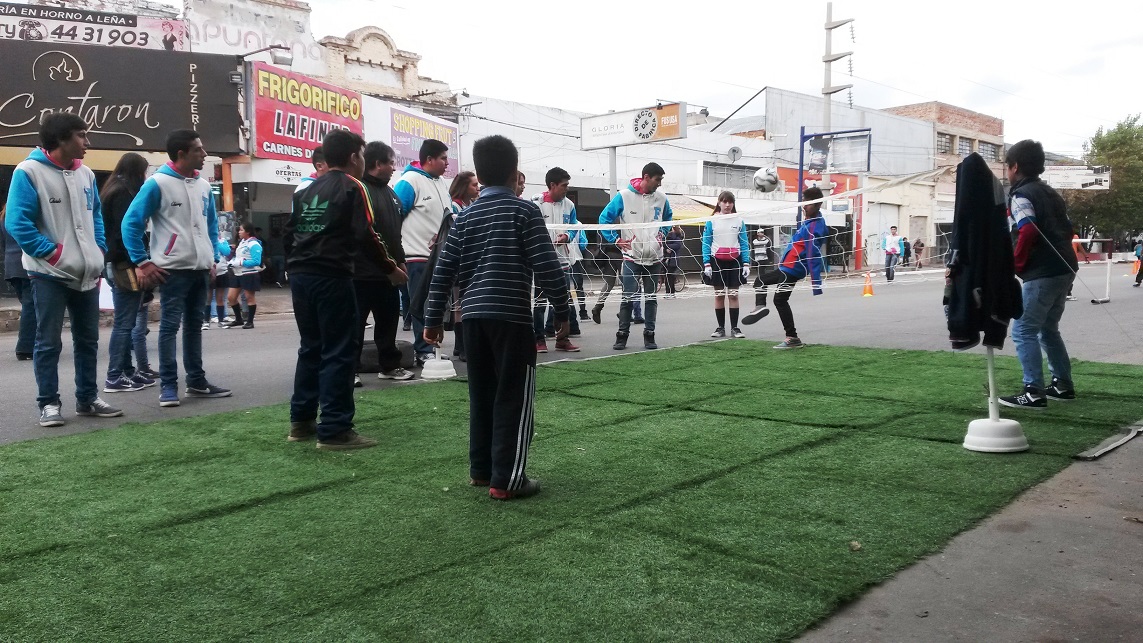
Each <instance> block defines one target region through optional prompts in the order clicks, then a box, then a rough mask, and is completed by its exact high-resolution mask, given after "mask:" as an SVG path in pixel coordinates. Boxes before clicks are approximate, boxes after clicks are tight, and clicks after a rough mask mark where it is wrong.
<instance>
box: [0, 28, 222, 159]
mask: <svg viewBox="0 0 1143 643" xmlns="http://www.w3.org/2000/svg"><path fill="white" fill-rule="evenodd" d="M144 56H145V58H144ZM235 68H236V65H235V62H234V58H233V57H231V56H212V55H209V54H188V53H181V52H163V53H153V54H142V53H140V52H136V51H131V50H129V49H123V48H119V47H72V46H60V45H45V44H42V43H30V42H8V43H5V44H4V73H3V74H0V145H15V146H28V147H33V146H36V145H39V144H40V139H39V135H38V132H39V129H40V119H42V118H43V117H44V116H45V115H47V114H51V113H53V112H70V113H72V114H75V115H77V116H79V117H80V118H82V119H83V120H84V121H86V122H87V124H88V127H89V129H88V135H89V137H90V138H91V144H92V146H93V147H95V148H103V149H110V150H142V151H154V152H158V151H164V150H166V141H167V134H168V133H169V132H170V131H171V130H174V129H180V128H190V129H195V130H197V131H198V132H199V134H201V135H202V143H203V146H205V147H206V149H207V151H209V152H213V153H231V152H235V151H237V150H238V127H239V125H240V124H241V121H240V119H239V112H238V92H237V91H235V88H234V86H233V85H231V84H230V82H229V80H228V78H227V76H228V74H229V73H230V72H233V71H234V70H235ZM141 88H145V91H140V90H141Z"/></svg>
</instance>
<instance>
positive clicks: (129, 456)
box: [0, 341, 1143, 641]
mask: <svg viewBox="0 0 1143 643" xmlns="http://www.w3.org/2000/svg"><path fill="white" fill-rule="evenodd" d="M1140 375H1143V369H1141V368H1138V367H1132V366H1122V365H1108V364H1093V363H1082V362H1080V363H1077V364H1076V365H1075V379H1076V381H1077V382H1079V383H1080V390H1079V394H1080V399H1079V400H1078V401H1076V402H1074V403H1071V404H1066V405H1065V404H1052V405H1051V406H1050V408H1049V410H1047V411H1045V412H1043V413H1038V414H1032V413H1025V414H1023V415H1020V416H1018V419H1020V421H1021V422H1022V423H1023V425H1024V428H1025V432H1026V433H1027V435H1028V437H1029V440H1030V441H1031V444H1032V449H1031V450H1030V451H1029V452H1026V453H1022V454H1007V455H997V454H981V453H974V452H970V451H966V450H965V449H963V448H961V446H960V442H961V440H963V437H964V432H965V429H966V427H967V424H968V422H969V421H970V420H972V419H976V418H980V417H985V416H987V408H986V398H985V394H984V360H983V357H981V356H980V355H958V354H951V353H924V352H913V351H887V350H873V349H856V348H834V347H809V348H806V349H803V350H800V351H784V352H780V351H772V350H770V349H769V347H768V346H767V345H764V344H761V343H756V342H746V341H727V342H716V343H712V344H704V345H698V346H690V347H685V348H679V349H672V350H662V351H655V352H642V353H635V354H631V355H625V356H622V357H618V358H614V359H605V360H591V361H580V362H565V363H560V364H554V365H548V366H545V367H542V368H540V369H539V375H538V379H537V401H536V434H537V435H536V439H535V442H534V444H533V449H532V455H531V458H530V460H529V470H530V473H532V474H533V475H535V476H536V477H538V478H540V479H542V480H543V482H544V483H545V489H544V491H543V493H542V494H541V495H540V496H539V497H537V498H535V499H531V500H527V501H521V502H513V503H495V502H493V501H491V500H489V499H488V497H487V495H486V492H485V491H484V490H480V489H473V488H471V487H469V486H468V485H467V464H466V457H467V416H468V399H467V389H466V386H465V384H464V383H463V382H459V381H449V382H440V383H433V384H421V385H417V386H407V387H396V388H390V389H386V390H383V391H372V392H366V393H363V394H361V395H360V396H359V403H358V417H357V420H358V426H359V429H360V430H361V431H362V432H363V433H366V434H369V435H373V436H376V437H378V438H380V439H381V443H382V444H381V446H380V447H378V448H375V449H369V450H366V451H360V452H350V453H340V454H339V453H324V452H319V451H317V450H316V449H314V448H313V447H312V445H307V444H290V443H287V442H286V441H285V440H284V436H285V432H286V428H285V427H286V424H287V423H286V409H285V408H284V407H282V406H275V407H268V408H259V409H251V410H249V411H244V412H236V413H228V414H221V415H215V416H210V417H200V418H192V419H186V420H175V421H169V422H162V423H156V424H151V425H125V426H123V427H121V428H119V429H114V430H106V431H99V432H94V433H88V434H82V435H74V436H69V437H62V438H58V439H49V440H40V441H34V442H25V443H18V444H12V445H8V446H5V447H0V498H2V499H3V501H2V503H0V561H2V562H0V640H83V641H91V640H114V641H121V640H146V641H156V640H172V639H179V640H195V641H200V640H203V641H205V640H235V639H259V640H272V641H290V640H297V641H314V640H362V641H366V640H369V641H373V640H402V641H404V640H424V641H442V640H463V641H504V640H576V641H579V640H695V639H704V640H743V641H760V640H780V639H788V638H791V637H794V636H797V635H798V634H799V633H801V632H802V631H804V630H805V628H807V627H808V626H810V625H812V624H813V623H814V622H815V621H817V620H819V619H821V618H823V617H825V616H828V615H829V614H830V613H831V612H832V611H833V610H834V609H836V607H837V606H838V605H839V604H841V603H842V602H844V601H846V600H850V599H853V598H855V597H857V596H859V595H860V594H861V593H862V592H863V591H864V590H865V589H867V588H868V587H869V586H870V585H872V584H875V583H877V582H879V581H882V580H884V579H886V578H888V577H890V576H891V575H892V574H893V573H894V572H896V571H897V570H899V569H901V568H902V567H904V566H906V565H908V564H910V563H912V562H913V561H915V560H917V559H918V558H919V557H922V556H924V555H926V554H929V553H932V552H934V551H937V550H939V549H940V548H941V547H942V546H943V545H944V544H945V543H946V542H948V540H949V539H950V538H951V537H952V536H954V535H955V534H957V533H958V532H960V531H962V530H964V529H965V528H967V527H970V526H972V525H973V524H975V523H976V522H977V521H979V520H980V519H982V518H984V517H985V516H987V515H989V514H990V513H992V512H994V511H996V510H997V509H998V508H1000V507H1002V506H1003V505H1004V504H1006V503H1008V502H1010V501H1011V500H1012V499H1013V498H1014V497H1016V495H1018V494H1019V493H1021V492H1022V491H1023V490H1024V489H1027V488H1028V487H1029V486H1031V485H1033V484H1035V483H1037V482H1039V481H1041V480H1043V479H1045V478H1047V477H1049V476H1051V475H1052V474H1054V473H1055V472H1057V471H1059V470H1060V469H1062V468H1063V467H1065V466H1066V465H1067V464H1068V463H1069V461H1070V458H1071V456H1073V455H1075V454H1076V453H1078V452H1080V451H1082V450H1084V449H1085V448H1088V447H1090V446H1091V445H1093V444H1095V443H1098V442H1099V441H1100V440H1102V439H1103V438H1104V437H1106V436H1107V435H1109V434H1110V433H1112V432H1113V431H1114V430H1115V429H1117V428H1118V427H1120V426H1123V425H1126V424H1130V423H1133V422H1135V421H1136V420H1138V419H1139V418H1140V417H1143V400H1141V399H1140V398H1139V396H1138V395H1137V394H1136V389H1137V384H1136V383H1137V382H1138V381H1139V377H1140ZM998 377H999V379H1000V381H1001V382H1004V383H1006V384H1009V385H1010V386H1012V385H1015V384H1016V383H1017V382H1018V381H1019V368H1018V365H1017V364H1016V363H1015V361H1014V360H1011V359H1000V360H998ZM1010 386H1009V387H1010ZM1016 413H1017V412H1016V411H1012V412H1011V413H1008V412H1006V415H1007V416H1009V417H1011V416H1013V415H1014V414H1016ZM851 543H860V548H855V547H853V546H851Z"/></svg>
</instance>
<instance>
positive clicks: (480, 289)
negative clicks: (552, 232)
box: [425, 187, 568, 328]
mask: <svg viewBox="0 0 1143 643" xmlns="http://www.w3.org/2000/svg"><path fill="white" fill-rule="evenodd" d="M533 275H534V276H535V281H536V284H537V285H538V286H539V287H540V288H542V289H543V290H544V292H546V293H549V295H550V296H549V301H551V302H552V303H553V305H554V306H555V312H556V318H557V319H559V320H563V319H566V318H567V314H568V289H567V282H566V281H565V277H564V271H563V269H562V268H561V266H560V260H559V258H558V257H557V256H556V250H555V247H553V246H552V240H551V238H550V237H549V236H548V230H547V227H546V226H545V225H544V218H543V215H541V214H540V209H539V208H538V207H537V206H536V204H534V203H531V202H529V201H524V200H523V199H518V198H516V196H514V195H513V194H512V191H511V190H509V189H508V188H504V187H488V188H484V189H483V190H481V191H480V198H478V199H477V200H476V201H475V202H473V204H472V205H471V206H469V208H468V209H467V210H465V211H463V212H461V213H460V214H459V215H457V217H456V222H455V223H454V224H453V226H452V230H450V231H449V233H448V239H447V240H446V241H445V245H444V248H443V249H442V251H441V255H440V260H439V261H438V262H437V265H436V268H435V269H434V270H433V277H432V281H431V282H430V284H429V296H428V300H427V302H426V303H425V327H426V328H435V327H437V326H440V325H441V323H442V321H443V319H444V314H445V302H446V300H447V299H448V294H449V290H450V289H451V288H452V287H453V285H456V286H459V288H460V298H461V319H475V318H480V319H499V320H502V321H508V322H513V323H518V324H524V325H527V326H529V327H531V325H532V279H533Z"/></svg>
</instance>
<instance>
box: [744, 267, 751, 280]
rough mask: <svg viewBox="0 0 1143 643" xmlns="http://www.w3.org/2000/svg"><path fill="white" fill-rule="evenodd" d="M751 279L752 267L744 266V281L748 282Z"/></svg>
mask: <svg viewBox="0 0 1143 643" xmlns="http://www.w3.org/2000/svg"><path fill="white" fill-rule="evenodd" d="M749 277H750V266H742V281H746V280H747V279H748V278H749Z"/></svg>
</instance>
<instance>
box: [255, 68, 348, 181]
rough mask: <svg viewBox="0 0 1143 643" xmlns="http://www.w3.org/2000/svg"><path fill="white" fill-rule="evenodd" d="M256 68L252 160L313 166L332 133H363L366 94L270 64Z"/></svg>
mask: <svg viewBox="0 0 1143 643" xmlns="http://www.w3.org/2000/svg"><path fill="white" fill-rule="evenodd" d="M252 69H253V74H252V76H253V81H252V87H251V93H252V94H253V96H254V149H253V150H252V154H253V156H256V157H258V158H263V159H277V160H279V161H305V162H308V161H309V160H310V156H312V154H313V149H314V148H315V147H317V146H318V145H321V141H322V139H323V138H325V135H326V134H328V133H329V131H330V130H333V129H347V130H349V131H351V132H354V133H357V134H362V133H364V131H365V117H364V116H363V115H362V113H361V94H359V93H357V92H355V91H351V90H348V89H342V88H341V87H335V86H333V85H330V84H329V83H323V82H322V81H320V80H315V79H313V78H310V77H309V76H303V75H301V74H295V73H293V72H290V71H286V70H284V69H278V68H277V67H274V66H272V65H268V64H266V63H253V64H252Z"/></svg>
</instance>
